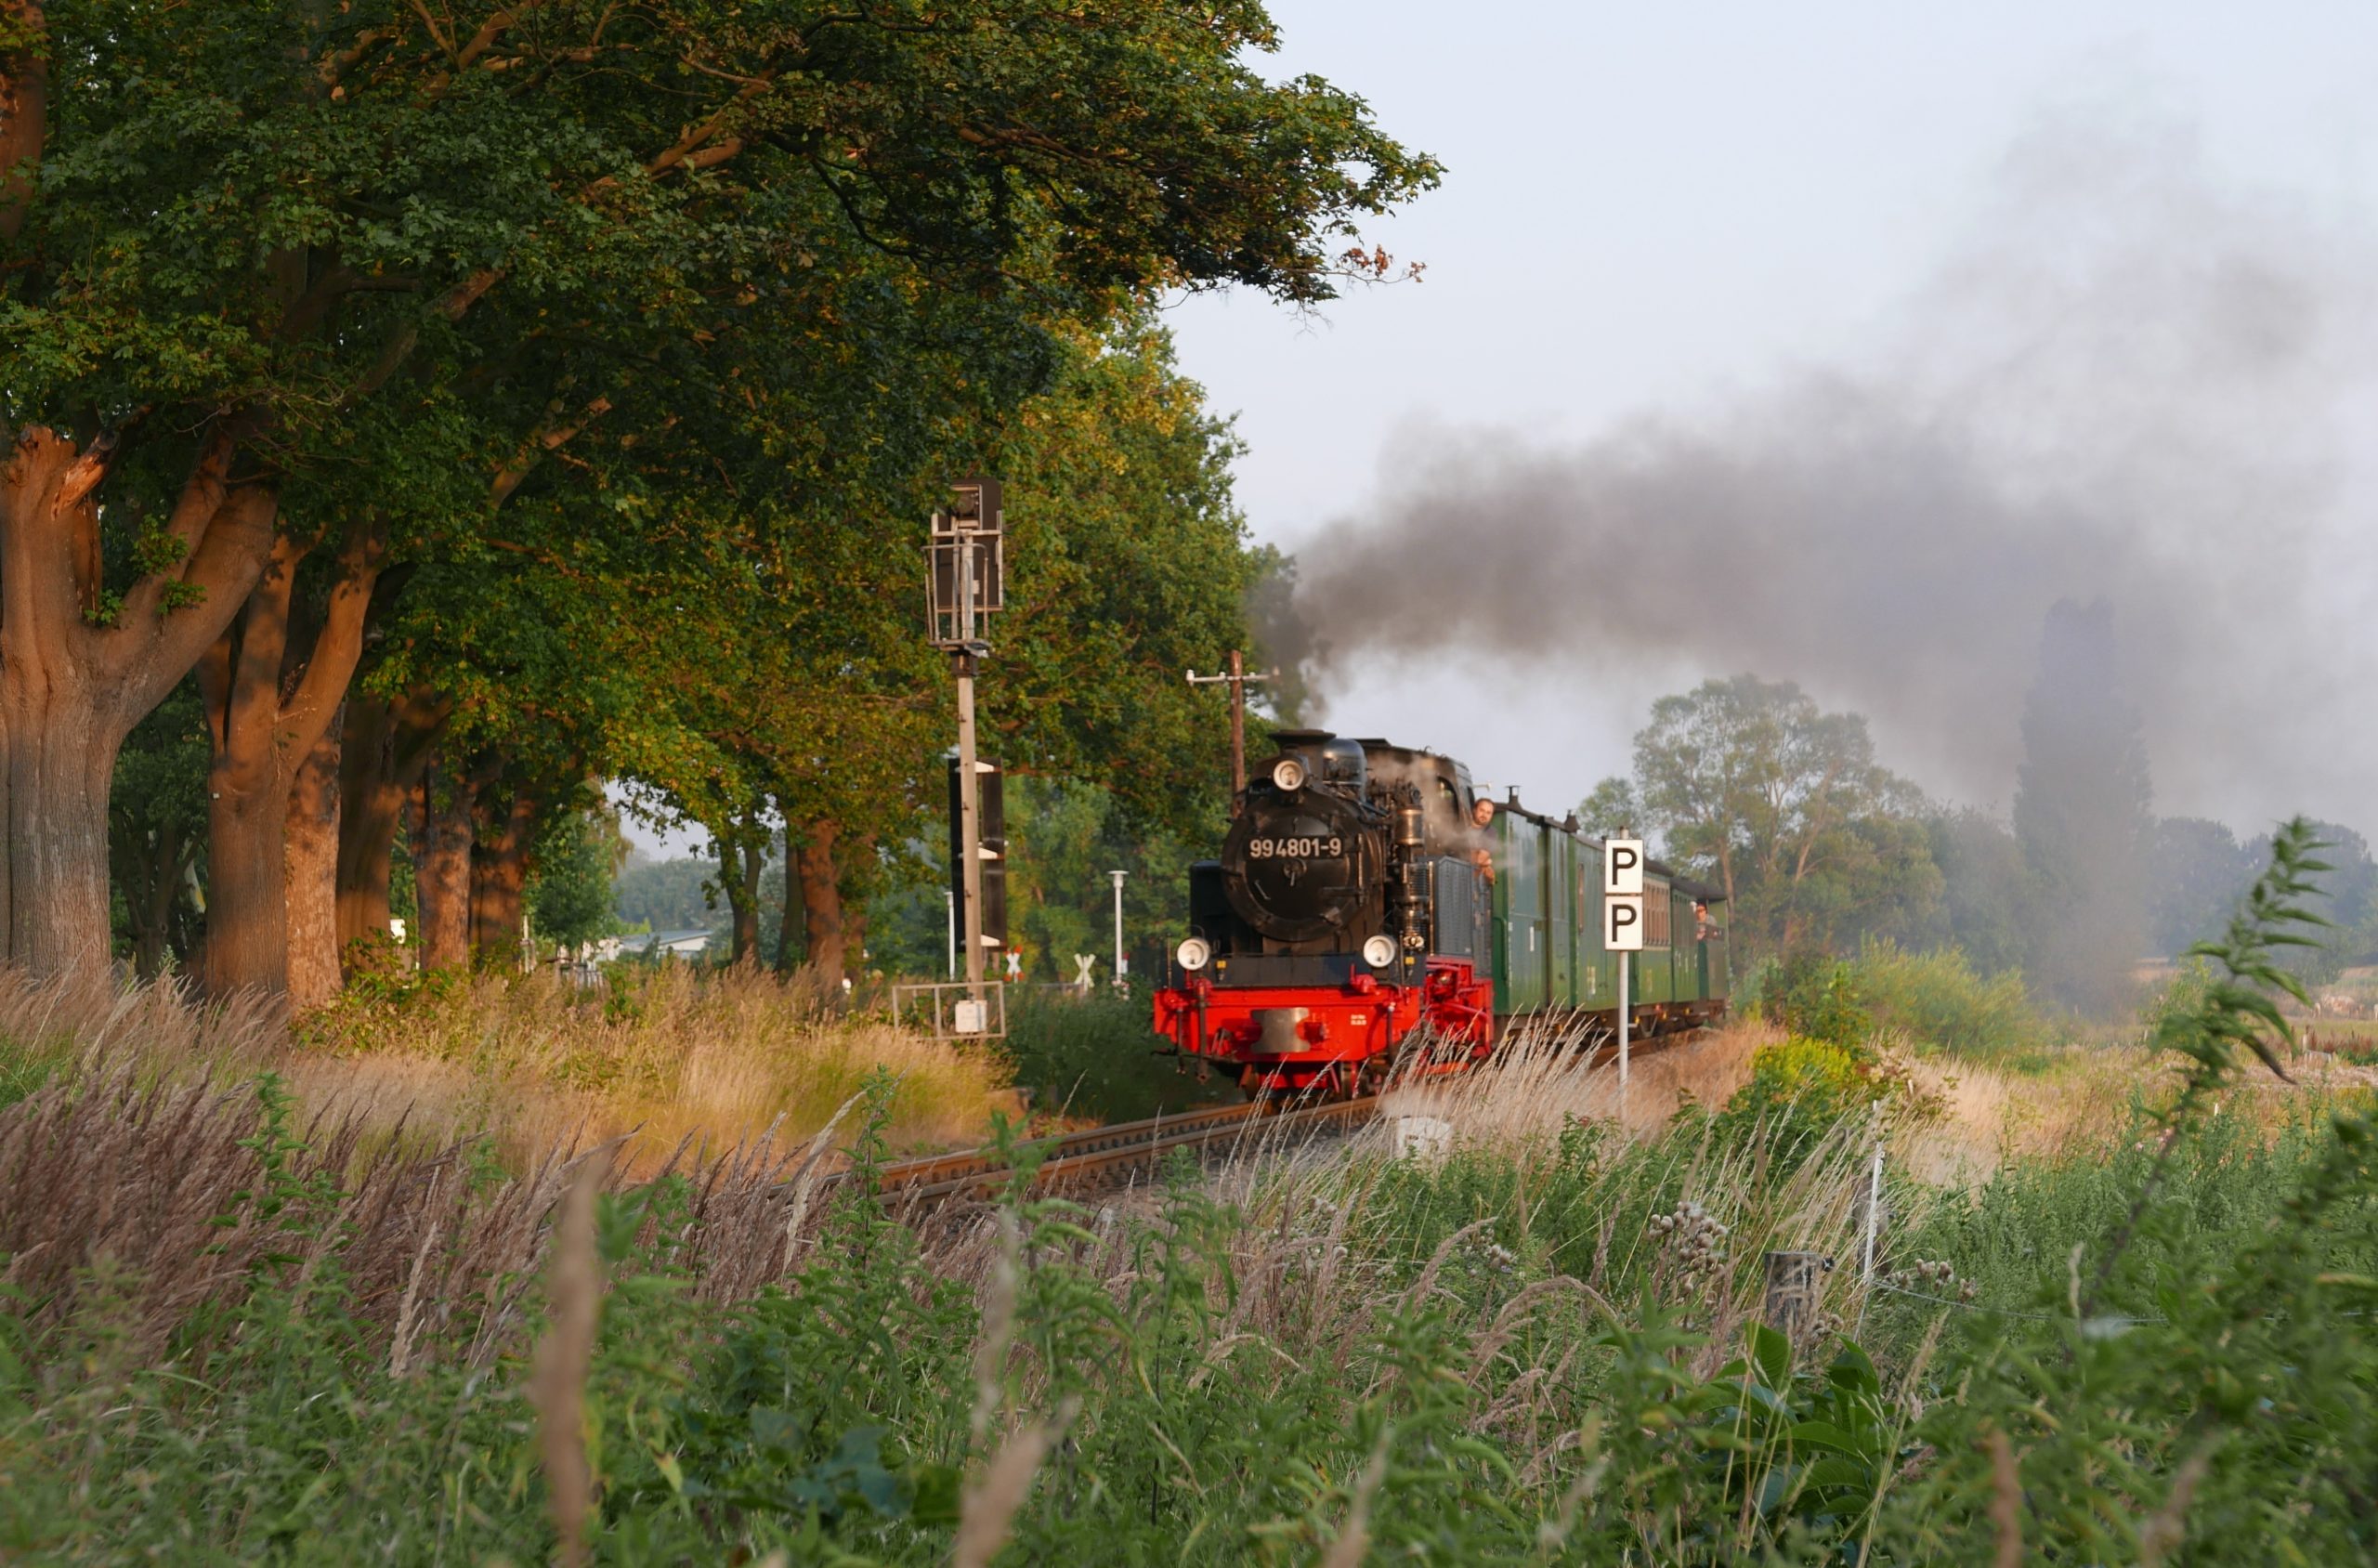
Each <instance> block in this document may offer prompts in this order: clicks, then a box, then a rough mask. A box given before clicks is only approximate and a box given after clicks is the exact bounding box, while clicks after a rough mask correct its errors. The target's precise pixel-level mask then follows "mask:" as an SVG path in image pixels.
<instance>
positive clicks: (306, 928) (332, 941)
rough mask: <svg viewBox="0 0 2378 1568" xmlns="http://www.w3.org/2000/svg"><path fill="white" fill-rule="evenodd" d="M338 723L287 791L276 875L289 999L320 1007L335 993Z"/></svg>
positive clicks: (324, 733)
mask: <svg viewBox="0 0 2378 1568" xmlns="http://www.w3.org/2000/svg"><path fill="white" fill-rule="evenodd" d="M338 775H339V736H338V726H337V725H335V724H333V725H329V726H328V727H326V728H325V729H324V730H323V731H322V734H321V738H320V739H318V740H316V741H315V742H314V749H313V751H310V752H309V753H307V757H306V762H305V765H303V766H302V767H300V768H299V769H298V770H297V779H296V783H295V784H294V786H293V787H292V788H291V790H290V791H289V828H288V836H287V837H286V839H285V840H284V841H283V851H282V855H281V875H282V878H283V880H284V882H286V884H287V888H288V894H287V898H288V921H287V924H288V934H289V1001H290V1005H292V1006H293V1007H320V1006H321V1005H322V1003H324V1002H326V1001H328V1000H331V999H332V998H333V997H334V996H336V995H337V994H338V987H339V940H338V839H339V830H338V829H339V801H338Z"/></svg>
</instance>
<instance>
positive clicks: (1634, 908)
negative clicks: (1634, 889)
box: [1601, 871, 1643, 953]
mask: <svg viewBox="0 0 2378 1568" xmlns="http://www.w3.org/2000/svg"><path fill="white" fill-rule="evenodd" d="M1636 877H1637V880H1639V881H1640V880H1641V877H1642V873H1641V872H1640V871H1638V872H1637V873H1636ZM1601 946H1602V950H1603V951H1604V952H1609V953H1640V952H1641V951H1642V950H1643V895H1641V894H1640V893H1631V894H1614V895H1611V896H1610V897H1608V898H1605V899H1603V900H1602V901H1601Z"/></svg>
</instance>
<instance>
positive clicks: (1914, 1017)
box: [1850, 941, 2049, 1057]
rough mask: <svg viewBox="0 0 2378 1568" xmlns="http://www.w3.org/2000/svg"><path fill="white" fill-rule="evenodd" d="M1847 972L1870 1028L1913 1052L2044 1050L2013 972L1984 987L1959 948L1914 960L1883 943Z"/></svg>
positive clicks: (2040, 1024) (2034, 1013) (2039, 1023)
mask: <svg viewBox="0 0 2378 1568" xmlns="http://www.w3.org/2000/svg"><path fill="white" fill-rule="evenodd" d="M1850 969H1851V977H1850V984H1851V986H1852V987H1853V988H1854V989H1855V991H1856V994H1857V996H1858V998H1859V1000H1861V1001H1862V1002H1863V1003H1864V1004H1865V1006H1866V1007H1867V1008H1868V1009H1869V1010H1870V1011H1871V1013H1872V1014H1873V1017H1874V1020H1875V1023H1876V1024H1877V1025H1879V1026H1882V1027H1884V1028H1887V1029H1897V1030H1899V1031H1901V1032H1902V1033H1904V1034H1905V1035H1906V1036H1907V1037H1908V1038H1909V1039H1912V1040H1914V1042H1915V1043H1916V1044H1917V1045H1919V1046H1928V1047H1932V1048H1934V1049H1937V1050H1940V1051H1946V1052H1953V1053H1956V1054H1958V1055H1966V1056H1976V1057H2020V1056H2022V1055H2025V1054H2027V1053H2032V1052H2038V1051H2039V1050H2040V1049H2042V1048H2043V1047H2044V1046H2045V1045H2046V1044H2047V1042H2048V1037H2049V1029H2048V1025H2047V1021H2046V1020H2045V1018H2043V1017H2042V1016H2041V1015H2040V1013H2039V1012H2038V1010H2036V1009H2035V1008H2033V1007H2032V1000H2031V996H2030V994H2029V993H2028V992H2027V991H2025V990H2024V988H2023V976H2022V973H2021V972H2019V971H2018V970H2011V969H2009V970H2002V971H2000V972H1999V973H1996V974H1993V975H1992V976H1991V977H1990V978H1989V979H1987V980H1985V979H1983V978H1982V977H1981V976H1980V975H1979V974H1977V973H1974V968H1973V964H1972V963H1971V961H1970V960H1967V959H1966V955H1965V953H1964V952H1963V950H1961V949H1959V948H1956V947H1937V948H1935V949H1933V950H1932V951H1931V952H1928V953H1921V954H1919V953H1910V952H1907V951H1904V950H1902V949H1901V947H1899V946H1898V945H1897V944H1896V943H1892V942H1884V941H1876V942H1869V943H1867V944H1866V947H1865V948H1864V949H1863V950H1862V952H1860V953H1859V955H1858V959H1857V961H1856V963H1855V964H1854V965H1852V966H1850Z"/></svg>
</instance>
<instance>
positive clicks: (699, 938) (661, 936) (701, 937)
mask: <svg viewBox="0 0 2378 1568" xmlns="http://www.w3.org/2000/svg"><path fill="white" fill-rule="evenodd" d="M710 936H711V934H710V933H709V932H707V931H639V932H637V933H636V934H634V935H633V936H622V937H621V938H620V951H621V952H623V953H641V952H645V951H647V950H648V949H650V948H653V947H671V948H680V947H682V948H692V949H696V950H699V949H700V948H703V947H709V946H710Z"/></svg>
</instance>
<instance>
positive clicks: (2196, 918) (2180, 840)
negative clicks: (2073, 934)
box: [2147, 817, 2268, 955]
mask: <svg viewBox="0 0 2378 1568" xmlns="http://www.w3.org/2000/svg"><path fill="white" fill-rule="evenodd" d="M2147 858H2148V875H2147V895H2148V937H2149V941H2150V942H2151V943H2152V944H2153V945H2154V950H2155V951H2157V952H2160V953H2165V954H2172V955H2177V954H2179V953H2183V952H2186V951H2187V950H2188V949H2189V947H2190V946H2191V945H2193V944H2195V943H2198V942H2205V941H2210V940H2212V939H2213V938H2214V937H2215V936H2218V935H2220V934H2221V930H2222V927H2223V926H2225V925H2226V924H2228V920H2229V915H2230V912H2231V910H2232V909H2233V908H2235V907H2236V905H2237V902H2238V899H2239V897H2240V895H2242V894H2243V893H2244V892H2245V891H2246V889H2247V887H2248V886H2249V885H2250V884H2251V883H2252V882H2254V874H2255V873H2256V872H2257V871H2258V870H2260V869H2262V867H2263V865H2264V864H2265V862H2266V861H2267V859H2268V854H2267V846H2266V852H2265V854H2264V855H2263V856H2260V857H2256V856H2252V855H2250V854H2249V852H2248V851H2247V849H2246V847H2245V846H2244V845H2242V844H2241V843H2239V842H2238V835H2237V834H2235V833H2233V832H2231V831H2230V830H2229V829H2228V825H2227V824H2225V823H2220V822H2215V821H2212V820H2211V819H2209V818H2206V817H2159V818H2157V819H2156V823H2155V830H2154V836H2153V838H2152V840H2151V841H2150V843H2149V849H2148V857H2147Z"/></svg>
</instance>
